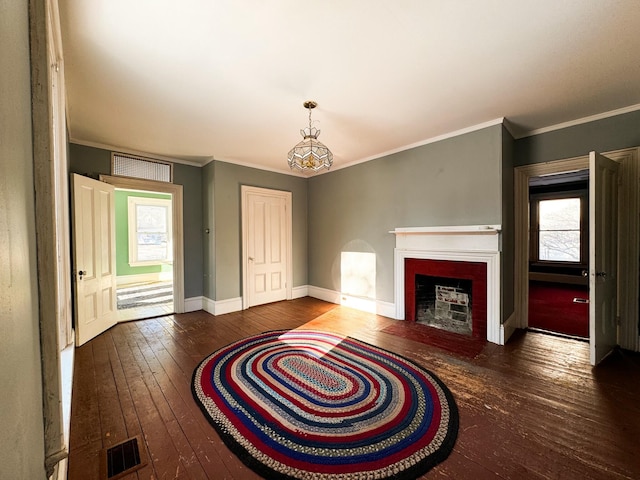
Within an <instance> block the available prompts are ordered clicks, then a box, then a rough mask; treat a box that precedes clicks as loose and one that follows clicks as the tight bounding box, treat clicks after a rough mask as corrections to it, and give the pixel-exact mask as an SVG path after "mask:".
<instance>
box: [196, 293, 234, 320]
mask: <svg viewBox="0 0 640 480" xmlns="http://www.w3.org/2000/svg"><path fill="white" fill-rule="evenodd" d="M202 309H203V310H204V311H205V312H208V313H210V314H211V315H214V316H215V315H224V314H225V313H233V312H239V311H241V310H242V297H236V298H229V299H226V300H218V301H216V300H211V299H210V298H207V297H202Z"/></svg>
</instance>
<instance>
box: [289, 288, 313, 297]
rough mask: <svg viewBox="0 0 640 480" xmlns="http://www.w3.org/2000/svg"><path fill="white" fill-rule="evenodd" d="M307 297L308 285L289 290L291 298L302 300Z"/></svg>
mask: <svg viewBox="0 0 640 480" xmlns="http://www.w3.org/2000/svg"><path fill="white" fill-rule="evenodd" d="M308 296H309V285H302V286H299V287H293V288H292V289H291V298H292V299H294V298H303V297H308Z"/></svg>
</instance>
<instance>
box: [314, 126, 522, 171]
mask: <svg viewBox="0 0 640 480" xmlns="http://www.w3.org/2000/svg"><path fill="white" fill-rule="evenodd" d="M504 123H505V119H504V117H499V118H495V119H493V120H489V121H487V122H483V123H479V124H477V125H472V126H470V127H466V128H462V129H460V130H455V131H453V132H448V133H444V134H442V135H438V136H436V137H430V138H427V139H425V140H420V141H419V142H415V143H411V144H408V145H403V146H402V147H398V148H394V149H393V150H387V151H386V152H382V153H376V154H375V155H371V156H370V157H365V158H361V159H359V160H354V161H352V162H349V163H345V164H343V165H338V166H336V167H335V168H332V170H331V171H335V170H341V169H343V168H348V167H352V166H354V165H358V164H359V163H365V162H368V161H370V160H375V159H377V158H382V157H386V156H388V155H393V154H394V153H400V152H404V151H405V150H410V149H412V148H416V147H422V146H423V145H428V144H430V143H436V142H441V141H442V140H447V139H449V138H453V137H458V136H460V135H464V134H466V133H471V132H475V131H477V130H482V129H484V128H487V127H492V126H494V125H501V124H504ZM512 135H513V134H512ZM322 173H327V172H322Z"/></svg>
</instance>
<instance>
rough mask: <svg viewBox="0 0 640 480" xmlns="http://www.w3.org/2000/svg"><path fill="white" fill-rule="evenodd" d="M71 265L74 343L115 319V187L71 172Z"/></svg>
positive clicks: (81, 340) (105, 327)
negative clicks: (73, 298)
mask: <svg viewBox="0 0 640 480" xmlns="http://www.w3.org/2000/svg"><path fill="white" fill-rule="evenodd" d="M71 188H72V203H73V205H72V206H73V244H74V247H73V265H74V280H75V282H74V286H75V321H76V322H75V324H76V344H77V345H78V346H80V345H82V344H83V343H86V342H87V341H89V340H91V339H92V338H93V337H95V336H96V335H99V334H100V333H102V332H104V331H105V330H107V329H109V328H111V327H112V326H114V325H115V324H116V323H117V304H116V302H117V300H116V272H115V268H116V260H115V245H116V233H115V221H116V220H115V203H114V192H115V188H114V187H113V186H112V185H109V184H108V183H104V182H99V181H97V180H93V179H91V178H87V177H83V176H81V175H76V174H73V175H72V178H71Z"/></svg>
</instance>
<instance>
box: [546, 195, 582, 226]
mask: <svg viewBox="0 0 640 480" xmlns="http://www.w3.org/2000/svg"><path fill="white" fill-rule="evenodd" d="M539 212H540V230H580V199H579V198H559V199H555V200H541V201H540V204H539Z"/></svg>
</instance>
